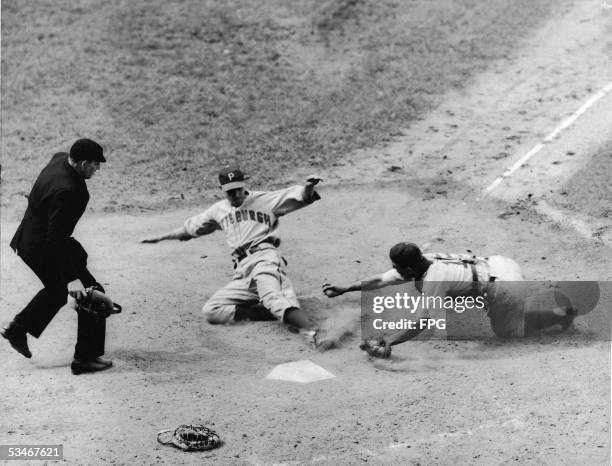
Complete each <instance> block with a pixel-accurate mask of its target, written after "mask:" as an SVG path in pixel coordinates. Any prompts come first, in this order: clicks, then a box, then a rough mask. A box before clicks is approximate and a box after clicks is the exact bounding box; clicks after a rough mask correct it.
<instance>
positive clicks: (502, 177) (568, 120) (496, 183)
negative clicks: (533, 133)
mask: <svg viewBox="0 0 612 466" xmlns="http://www.w3.org/2000/svg"><path fill="white" fill-rule="evenodd" d="M610 91H612V82H611V83H609V84H608V85H607V86H606V87H604V88H603V89H601V90H600V91H599V92H597V93H595V94H594V95H592V96H591V98H590V99H589V100H587V101H586V102H585V103H584V104H582V105H581V106H580V108H579V109H578V110H576V111H575V112H574V113H573V114H572V115H571V116H569V117H568V118H566V119H565V120H564V121H563V122H562V123H561V124H560V125H559V126H557V127H556V128H555V129H554V130H553V131H552V132H551V133H550V134H549V135H548V136H546V137H545V138H544V139H543V140H542V142H540V143H539V144H537V145H536V146H535V147H534V148H533V149H531V150H530V151H529V152H527V153H526V154H525V155H523V156H522V157H521V158H520V159H519V160H517V161H516V163H514V165H512V166H511V167H510V168H508V169H507V170H506V171H505V172H504V173H502V174H501V175H500V176H498V177H497V178H496V179H495V180H494V181H493V183H491V184H490V185H489V186H487V187H486V188H485V190H484V191H483V193H482V197H485V196H486V195H487V194H489V193H490V192H491V191H493V190H494V189H495V188H497V187H498V186H499V185H500V184H501V182H502V181H504V180H505V179H506V178H508V177H509V176H510V175H512V174H513V173H514V172H515V171H516V170H518V169H519V168H520V167H522V166H523V165H524V164H525V162H527V161H528V160H529V159H530V158H531V157H533V156H534V155H535V154H537V153H538V152H540V150H542V148H543V147H544V145H545V144H547V143H549V142H551V141H552V140H553V139H555V138H556V137H557V136H559V134H561V132H562V131H563V130H564V129H566V128H568V127H569V126H571V125H572V124H573V123H574V122H575V121H576V120H577V119H578V118H580V116H581V115H582V114H584V113H585V112H586V111H587V110H588V109H589V108H590V107H591V106H592V105H593V104H594V103H595V102H597V101H598V100H599V99H601V98H602V97H603V96H605V95H606V94H607V93H609V92H610Z"/></svg>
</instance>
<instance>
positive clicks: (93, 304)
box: [69, 287, 121, 318]
mask: <svg viewBox="0 0 612 466" xmlns="http://www.w3.org/2000/svg"><path fill="white" fill-rule="evenodd" d="M69 294H70V296H72V297H73V298H74V309H75V310H76V311H77V312H86V313H87V314H91V315H92V316H94V317H98V318H106V317H108V316H110V315H111V314H118V313H120V312H121V306H120V305H119V304H117V303H114V302H113V301H112V300H111V299H110V298H109V297H108V296H106V295H105V294H104V293H102V292H101V291H98V290H96V289H95V288H94V287H89V288H87V289H85V292H83V291H81V290H77V291H70V292H69Z"/></svg>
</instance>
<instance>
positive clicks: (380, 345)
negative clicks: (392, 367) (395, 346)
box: [359, 338, 391, 358]
mask: <svg viewBox="0 0 612 466" xmlns="http://www.w3.org/2000/svg"><path fill="white" fill-rule="evenodd" d="M359 348H361V349H362V350H364V351H365V352H367V353H368V354H369V355H370V356H373V357H375V358H388V357H389V356H391V346H390V345H389V344H388V343H387V342H386V341H385V339H384V338H373V339H371V340H364V341H363V342H362V343H361V345H359Z"/></svg>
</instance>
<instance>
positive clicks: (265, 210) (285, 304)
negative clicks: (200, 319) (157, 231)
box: [142, 167, 321, 347]
mask: <svg viewBox="0 0 612 466" xmlns="http://www.w3.org/2000/svg"><path fill="white" fill-rule="evenodd" d="M319 181H321V180H320V179H319V178H314V177H313V178H309V179H308V181H307V183H306V184H305V185H297V186H291V187H289V188H286V189H281V190H278V191H249V190H247V189H246V187H245V186H246V185H245V176H244V173H243V172H242V171H241V170H240V169H239V168H229V167H227V168H225V169H223V170H221V172H220V173H219V183H220V185H221V191H223V193H225V197H226V198H225V199H224V200H221V201H219V202H217V203H215V204H213V205H212V206H211V207H209V208H208V209H207V210H205V211H204V212H202V213H201V214H198V215H195V216H193V217H191V218H188V219H187V220H186V221H185V223H184V224H183V225H182V226H180V227H178V228H177V229H175V230H173V231H170V232H168V233H166V234H163V235H161V236H155V237H151V238H146V239H144V240H142V242H143V243H157V242H159V241H163V240H180V241H186V240H190V239H192V238H195V237H198V236H203V235H208V234H210V233H213V232H214V231H216V230H223V231H224V232H225V236H226V240H227V244H228V245H229V247H230V249H231V250H232V258H233V262H234V269H235V272H234V276H233V279H232V281H230V282H229V283H228V284H227V285H225V286H224V287H223V288H221V289H220V290H218V291H217V292H216V293H215V294H214V295H213V296H212V297H211V298H210V299H209V300H208V302H207V303H206V304H205V305H204V307H203V309H202V312H203V313H204V315H205V316H206V319H207V320H208V322H210V323H212V324H224V323H229V322H235V321H239V320H271V319H274V318H276V319H278V320H279V321H281V322H283V323H285V324H287V325H288V326H290V327H293V328H296V329H298V331H299V333H300V334H302V335H303V336H304V337H305V339H306V341H307V342H308V343H309V344H310V345H311V346H313V347H317V343H318V342H317V335H318V328H317V327H316V325H314V324H313V323H312V322H311V321H310V319H309V318H308V316H307V315H306V314H305V313H304V312H303V311H302V310H301V309H300V306H299V303H298V300H297V297H296V294H295V291H294V290H293V285H292V284H291V281H290V280H289V278H288V277H287V274H286V271H285V265H286V263H285V260H284V259H283V257H282V256H281V253H280V251H279V250H278V246H279V245H280V242H281V241H280V237H279V218H280V217H282V216H283V215H286V214H288V213H290V212H293V211H295V210H298V209H301V208H302V207H306V206H307V205H309V204H312V203H313V202H314V201H316V200H318V199H320V196H319V194H318V193H317V192H316V191H315V189H314V187H315V185H316V184H317V183H318V182H319Z"/></svg>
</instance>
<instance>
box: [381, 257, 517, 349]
mask: <svg viewBox="0 0 612 466" xmlns="http://www.w3.org/2000/svg"><path fill="white" fill-rule="evenodd" d="M423 256H425V257H426V258H427V259H429V260H430V261H432V262H433V264H432V265H430V266H429V268H428V269H427V272H426V273H425V275H423V278H422V284H423V288H422V290H421V291H422V293H423V294H424V295H426V296H459V295H463V294H467V293H470V292H473V291H475V292H478V293H480V294H482V293H486V295H487V303H488V311H489V312H488V315H489V319H490V320H491V328H492V329H493V332H495V334H496V335H498V336H501V337H520V336H523V335H524V332H525V299H526V295H525V288H524V286H522V285H521V283H520V282H523V281H524V278H523V274H522V273H521V269H520V267H519V265H518V264H517V263H516V262H514V261H513V260H512V259H509V258H508V257H505V256H491V257H475V256H471V255H468V254H444V253H427V254H423ZM382 278H383V281H384V282H385V283H389V284H392V283H401V282H405V281H406V280H404V279H403V278H402V276H401V275H400V274H399V272H398V271H397V270H395V269H391V270H389V271H387V272H385V273H384V274H383V276H382Z"/></svg>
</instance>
